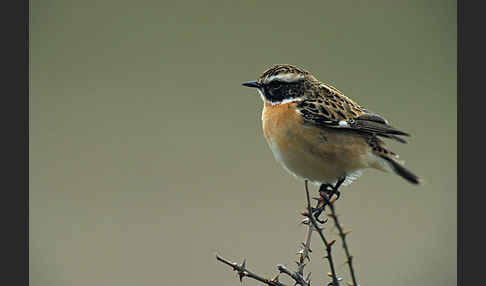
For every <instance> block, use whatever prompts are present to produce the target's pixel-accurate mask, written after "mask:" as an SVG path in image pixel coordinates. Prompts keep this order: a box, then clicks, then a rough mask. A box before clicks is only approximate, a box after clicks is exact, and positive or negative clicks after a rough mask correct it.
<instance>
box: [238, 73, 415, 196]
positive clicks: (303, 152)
mask: <svg viewBox="0 0 486 286" xmlns="http://www.w3.org/2000/svg"><path fill="white" fill-rule="evenodd" d="M243 86H245V87H251V88H255V89H256V90H257V94H259V95H260V97H261V98H262V100H263V102H264V106H263V111H262V124H263V134H264V137H265V139H266V141H267V143H268V145H269V147H270V149H271V150H272V153H273V156H274V157H275V159H276V160H277V161H278V162H279V163H280V164H281V165H282V166H283V168H284V169H285V170H287V171H288V172H289V173H290V174H292V175H294V176H295V177H297V178H301V179H304V180H305V182H306V186H307V182H311V183H314V184H317V185H320V192H321V191H323V192H326V193H328V194H329V195H331V196H332V195H333V194H336V195H337V198H339V196H340V192H339V188H340V186H341V185H343V186H345V185H349V184H351V183H352V182H353V181H355V180H356V179H357V178H358V177H359V176H361V174H362V173H363V170H365V169H370V168H371V169H377V170H380V171H384V172H390V173H394V174H397V175H399V176H400V177H402V178H403V179H405V180H406V181H408V182H410V183H412V184H419V183H420V178H419V177H418V176H416V175H415V174H414V173H413V172H411V171H410V170H409V169H407V168H406V167H405V166H404V164H403V162H402V161H400V160H399V159H398V155H397V154H396V153H394V152H392V151H391V150H390V149H389V148H388V147H387V146H386V145H385V142H384V141H383V140H382V138H386V139H391V140H395V141H397V142H401V143H406V141H405V140H404V139H403V137H409V136H410V134H409V133H406V132H404V131H400V130H398V129H396V128H395V127H393V126H391V125H390V123H389V122H388V121H387V120H386V119H385V118H384V117H382V116H381V115H379V114H377V113H374V112H371V111H369V110H368V109H366V108H364V107H362V106H360V105H359V104H358V103H356V102H355V101H353V100H352V99H350V98H348V97H347V96H345V95H344V94H343V93H342V92H341V91H339V90H338V89H336V88H335V87H332V86H331V85H329V84H325V83H322V82H321V81H319V80H318V79H317V78H316V77H314V76H313V75H312V74H311V73H310V72H309V71H307V70H305V69H303V68H301V67H297V66H294V65H289V64H278V65H274V66H272V67H270V68H268V69H266V70H265V71H264V72H263V73H262V74H261V76H260V77H259V78H258V79H257V80H256V81H249V82H244V83H243ZM337 198H336V199H337Z"/></svg>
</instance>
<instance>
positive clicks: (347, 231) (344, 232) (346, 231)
mask: <svg viewBox="0 0 486 286" xmlns="http://www.w3.org/2000/svg"><path fill="white" fill-rule="evenodd" d="M351 232H352V230H351V229H348V230H345V231H343V235H345V236H346V235H348V234H349V233H351Z"/></svg>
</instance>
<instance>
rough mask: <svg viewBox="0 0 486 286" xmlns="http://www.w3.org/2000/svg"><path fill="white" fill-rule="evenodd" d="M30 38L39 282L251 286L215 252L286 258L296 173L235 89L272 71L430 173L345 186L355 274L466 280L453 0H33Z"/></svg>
mask: <svg viewBox="0 0 486 286" xmlns="http://www.w3.org/2000/svg"><path fill="white" fill-rule="evenodd" d="M30 39H31V40H30V48H31V54H30V55H31V65H30V71H31V72H30V77H31V80H30V82H31V86H30V92H31V95H30V237H29V238H30V243H29V245H30V285H34V286H37V285H39V286H40V285H46V286H47V285H49V286H57V285H80V286H81V285H82V286H85V285H113V286H123V285H127V286H128V285H194V284H197V285H240V282H239V281H238V280H237V276H236V273H233V272H231V271H230V269H229V268H228V267H227V266H224V265H222V264H220V263H218V262H217V261H216V260H215V257H214V253H215V252H218V253H220V254H221V255H223V256H224V257H226V258H228V259H231V260H237V261H239V262H241V260H242V259H243V258H247V260H248V266H249V268H250V269H251V270H254V271H255V272H258V273H260V274H262V275H266V276H271V275H272V276H273V275H274V274H275V273H276V267H275V265H276V264H279V263H282V264H287V265H289V267H294V266H295V264H294V261H295V259H296V257H297V256H296V255H295V253H296V251H297V250H298V249H299V244H300V242H301V241H302V240H303V239H304V236H305V228H304V227H303V226H301V225H299V224H298V223H299V221H300V220H301V217H300V215H299V212H300V211H301V210H303V208H304V206H305V193H304V189H303V183H302V182H301V181H298V180H295V179H294V178H293V177H291V176H290V175H288V174H286V173H285V171H284V170H283V169H282V168H281V167H280V166H279V165H278V164H277V163H276V162H275V160H274V159H273V157H272V154H271V152H270V149H269V148H268V146H267V145H266V142H265V140H264V138H263V136H262V127H261V109H262V102H261V100H260V98H259V97H258V96H256V93H255V91H254V90H249V89H248V88H244V87H242V86H241V82H243V81H248V80H254V79H256V78H257V77H258V76H259V75H260V73H261V72H262V71H263V70H264V69H266V68H268V67H269V66H271V65H273V64H278V63H289V64H295V65H298V66H301V67H304V68H306V69H308V70H309V71H311V72H312V73H313V74H314V75H315V76H316V77H317V78H319V79H320V80H322V81H323V82H326V83H329V84H331V85H333V86H335V87H337V88H338V89H340V90H341V91H343V92H344V94H346V95H347V96H349V97H351V98H353V99H354V100H356V101H357V102H359V103H360V104H361V105H363V106H365V107H367V108H369V109H370V110H372V111H376V112H378V113H380V114H382V115H383V116H385V117H386V118H388V119H389V120H390V121H391V123H392V124H393V125H395V126H396V127H399V128H401V129H403V130H405V131H408V132H410V133H412V134H413V137H412V138H411V140H410V141H409V144H405V145H402V144H399V143H393V142H390V143H389V145H390V146H391V147H392V149H393V150H394V151H395V152H397V153H399V154H400V157H401V159H404V160H405V161H406V162H407V166H408V167H409V168H411V169H412V170H413V171H414V172H416V173H417V174H419V175H420V176H421V177H423V178H424V180H425V181H426V183H425V184H424V185H422V186H420V187H415V186H412V185H410V184H408V183H407V182H406V181H404V180H402V179H401V178H399V177H398V176H394V175H390V174H383V173H380V172H378V171H367V172H365V174H364V175H363V176H362V177H361V178H360V179H359V180H358V181H357V182H355V183H354V184H352V185H351V186H349V187H344V188H343V189H342V197H341V199H340V201H339V202H338V204H337V206H336V207H337V211H338V212H339V213H340V214H341V220H342V222H343V223H344V224H345V227H346V228H351V229H353V232H352V234H351V235H350V236H349V244H350V249H351V253H352V254H353V255H354V257H355V266H356V272H357V277H358V282H360V284H361V285H394V286H399V285H407V286H408V285H456V249H457V248H456V194H457V193H456V182H457V178H456V171H457V169H456V155H457V153H456V134H457V128H456V1H449V0H447V1H418V0H414V1H314V2H300V1H239V2H231V1H211V2H203V1H191V2H183V1H178V2H175V1H174V2H169V1H150V0H140V1H125V0H121V1H120V0H118V1H115V0H104V1H100V0H96V1H94V0H84V1H70V0H62V1H61V0H45V1H35V2H34V1H32V3H31V36H30ZM314 191H315V189H314ZM331 225H332V224H329V226H328V227H327V228H326V232H327V233H328V236H329V237H330V238H331V239H338V236H337V235H336V230H335V229H334V228H332V227H331ZM317 238H318V237H317V236H315V237H314V240H313V242H314V243H313V249H314V252H313V256H312V258H313V259H312V263H311V265H310V266H309V267H307V268H306V270H307V271H312V272H313V274H312V279H313V283H314V285H323V283H324V282H327V281H328V280H327V272H328V265H327V262H326V261H325V260H323V259H321V257H323V256H324V254H323V248H322V246H321V245H320V244H319V243H318V242H319V240H318V239H317ZM336 245H337V247H335V253H336V255H337V257H336V259H337V271H338V273H339V274H340V275H341V276H343V277H344V278H345V280H349V275H348V272H347V267H346V265H345V264H344V258H343V255H342V251H341V247H340V243H338V244H336ZM284 281H286V282H288V280H284ZM243 283H244V285H259V283H257V282H256V281H253V280H249V279H248V280H244V281H243Z"/></svg>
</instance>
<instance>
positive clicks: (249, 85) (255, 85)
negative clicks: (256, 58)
mask: <svg viewBox="0 0 486 286" xmlns="http://www.w3.org/2000/svg"><path fill="white" fill-rule="evenodd" d="M242 85H243V86H247V87H254V88H260V87H262V85H261V84H260V83H258V82H256V81H248V82H244V83H242Z"/></svg>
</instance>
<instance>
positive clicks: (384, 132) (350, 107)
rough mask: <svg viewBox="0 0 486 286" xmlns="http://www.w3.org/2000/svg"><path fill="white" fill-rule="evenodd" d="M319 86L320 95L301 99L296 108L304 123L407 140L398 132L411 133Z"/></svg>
mask: <svg viewBox="0 0 486 286" xmlns="http://www.w3.org/2000/svg"><path fill="white" fill-rule="evenodd" d="M322 89H323V90H322V91H323V92H322V93H321V94H319V96H315V97H313V98H310V99H306V100H303V101H301V102H300V103H299V104H298V105H297V110H298V112H299V113H300V114H301V115H302V117H303V118H304V121H305V122H306V123H310V124H313V125H317V126H322V127H330V128H345V129H351V130H356V131H358V132H363V133H368V134H372V135H376V136H381V137H385V138H390V139H394V140H397V141H399V142H401V143H406V141H405V140H403V139H402V138H400V137H398V136H410V135H409V134H408V133H406V132H403V131H400V130H398V129H396V128H394V127H393V126H391V125H389V123H388V121H387V120H386V119H385V118H383V117H382V116H381V115H379V114H376V113H372V112H369V111H368V110H366V109H365V108H362V107H360V106H359V105H358V104H356V103H355V102H353V101H352V100H351V99H349V98H348V97H346V96H344V95H343V94H342V93H340V92H339V91H338V90H337V89H335V88H332V87H330V86H328V85H324V84H323V85H322Z"/></svg>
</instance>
